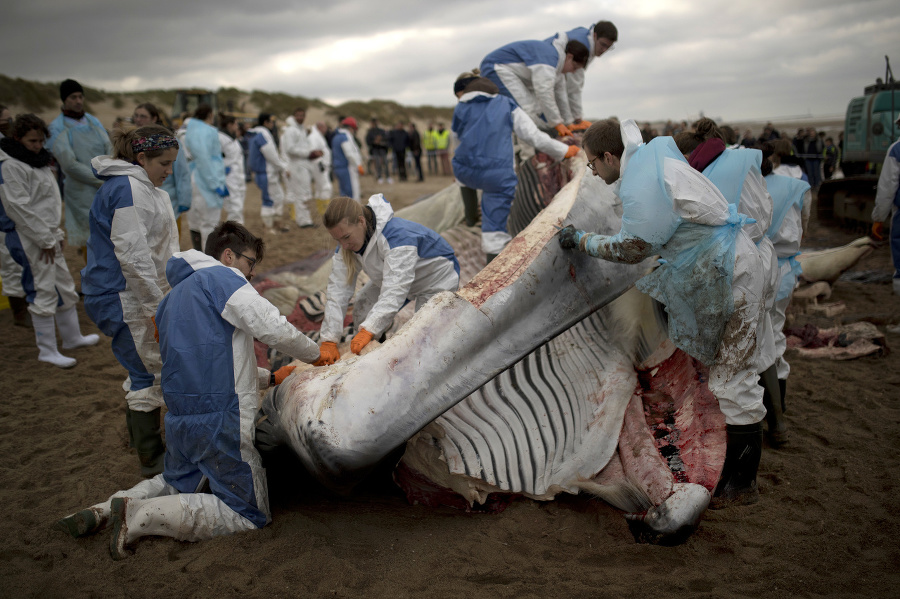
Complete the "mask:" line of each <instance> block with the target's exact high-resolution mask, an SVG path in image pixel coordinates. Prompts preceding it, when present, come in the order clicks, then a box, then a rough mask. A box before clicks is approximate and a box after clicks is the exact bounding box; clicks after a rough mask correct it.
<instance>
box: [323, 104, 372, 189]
mask: <svg viewBox="0 0 900 599" xmlns="http://www.w3.org/2000/svg"><path fill="white" fill-rule="evenodd" d="M358 128H359V126H358V125H357V124H356V119H355V118H353V117H352V116H348V117H345V118H343V119H341V125H340V127H338V129H337V131H335V133H334V137H332V138H331V160H332V164H333V165H334V176H335V177H337V180H338V184H339V188H340V194H341V195H342V196H346V197H348V198H353V199H354V200H356V201H357V202H358V201H359V177H360V175H362V174H363V173H364V172H365V169H364V168H363V165H362V156H361V155H360V153H359V147H358V146H357V144H356V131H357V129H358Z"/></svg>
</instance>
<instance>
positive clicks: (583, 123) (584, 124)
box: [569, 121, 591, 131]
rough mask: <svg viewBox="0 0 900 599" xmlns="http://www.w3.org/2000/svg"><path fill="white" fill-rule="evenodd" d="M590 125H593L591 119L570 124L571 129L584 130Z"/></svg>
mask: <svg viewBox="0 0 900 599" xmlns="http://www.w3.org/2000/svg"><path fill="white" fill-rule="evenodd" d="M590 126H591V122H590V121H581V122H578V123H574V124H572V125H569V131H584V130H585V129H587V128H589V127H590Z"/></svg>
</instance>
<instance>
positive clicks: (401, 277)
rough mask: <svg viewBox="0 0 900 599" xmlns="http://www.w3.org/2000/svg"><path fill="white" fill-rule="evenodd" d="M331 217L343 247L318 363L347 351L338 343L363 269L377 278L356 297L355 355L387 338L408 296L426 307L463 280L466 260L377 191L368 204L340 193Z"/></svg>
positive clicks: (334, 265) (331, 282)
mask: <svg viewBox="0 0 900 599" xmlns="http://www.w3.org/2000/svg"><path fill="white" fill-rule="evenodd" d="M324 220H325V227H326V228H327V229H328V233H329V234H330V235H331V237H332V238H333V239H334V240H335V241H337V242H338V247H337V249H336V250H335V253H334V257H333V258H332V259H331V276H330V277H329V279H328V288H327V291H326V295H327V300H326V303H325V316H324V318H323V320H322V328H321V330H320V339H321V346H320V351H321V352H322V357H321V358H320V359H319V361H318V362H316V366H323V365H326V364H333V363H335V362H336V361H337V360H338V359H339V358H340V353H339V351H338V348H337V344H338V342H340V340H341V337H342V335H343V326H344V315H345V314H346V313H347V307H348V306H349V305H350V299H351V298H353V294H354V291H355V290H356V279H357V277H358V276H359V271H360V270H362V271H363V272H365V273H366V275H368V277H369V282H368V283H366V284H365V285H364V286H363V288H362V289H361V290H360V291H359V293H357V294H356V299H355V301H354V302H353V322H354V324H355V327H356V330H357V332H356V335H354V337H353V340H352V341H351V342H350V351H352V352H353V353H355V354H358V353H360V352H361V351H362V349H363V348H364V347H365V346H366V345H368V344H369V342H370V341H372V339H378V338H379V337H381V336H382V335H383V334H384V333H385V332H386V331H387V330H388V329H389V328H390V327H391V324H393V322H394V316H395V315H396V314H397V312H398V311H399V310H400V309H401V308H402V307H403V306H405V305H406V303H407V302H415V307H416V310H417V311H418V310H419V309H420V308H421V307H422V306H424V305H425V303H426V302H427V301H428V300H429V299H431V297H432V296H433V295H435V294H436V293H439V292H441V291H456V290H457V288H458V287H459V262H458V261H457V259H456V255H455V254H454V253H453V248H452V247H451V246H450V244H449V243H447V242H446V241H445V240H444V238H443V237H441V236H440V235H438V234H437V233H435V232H434V231H432V230H431V229H429V228H428V227H425V226H424V225H420V224H418V223H414V222H412V221H408V220H406V219H403V218H399V217H395V216H394V209H393V208H391V205H390V203H388V201H387V200H385V199H384V196H383V195H381V194H380V193H379V194H376V195H373V196H372V197H370V198H369V203H368V205H367V206H363V205H361V204H360V203H359V202H357V201H355V200H353V199H352V198H347V197H339V198H335V199H333V200H332V201H331V204H330V205H329V206H328V210H327V211H326V212H325V219H324Z"/></svg>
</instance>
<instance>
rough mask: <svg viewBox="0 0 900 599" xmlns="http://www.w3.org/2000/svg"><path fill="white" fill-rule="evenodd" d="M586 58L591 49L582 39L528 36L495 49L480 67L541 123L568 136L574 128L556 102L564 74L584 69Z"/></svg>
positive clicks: (542, 125)
mask: <svg viewBox="0 0 900 599" xmlns="http://www.w3.org/2000/svg"><path fill="white" fill-rule="evenodd" d="M587 60H588V49H587V46H585V45H584V44H582V43H581V42H578V41H574V40H558V39H554V40H552V41H539V40H527V41H521V42H513V43H511V44H507V45H505V46H503V47H502V48H498V49H496V50H494V51H493V52H491V53H490V54H488V55H487V56H485V57H484V60H482V61H481V67H480V69H481V76H482V77H487V78H488V79H490V80H491V81H493V82H494V84H495V85H496V86H497V87H498V88H499V89H500V93H501V94H503V95H504V96H509V97H510V98H512V99H513V100H515V101H516V104H518V105H519V108H521V109H522V110H524V111H525V113H526V114H527V115H528V116H530V117H531V118H532V120H534V122H535V124H536V125H537V126H538V127H540V128H542V129H545V130H550V129H556V132H557V133H558V134H559V136H560V137H566V136H568V135H572V131H571V130H570V129H569V128H568V127H567V126H566V125H565V123H564V122H563V117H562V113H560V110H559V106H558V104H557V100H558V99H560V98H563V97H564V94H565V79H564V78H563V76H564V75H565V74H567V73H573V72H575V71H576V70H578V69H583V68H584V65H585V64H586V63H587Z"/></svg>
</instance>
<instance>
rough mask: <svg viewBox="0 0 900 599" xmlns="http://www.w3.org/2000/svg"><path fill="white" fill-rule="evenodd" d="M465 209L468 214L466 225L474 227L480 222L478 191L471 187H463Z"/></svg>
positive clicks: (461, 189) (461, 190) (461, 191)
mask: <svg viewBox="0 0 900 599" xmlns="http://www.w3.org/2000/svg"><path fill="white" fill-rule="evenodd" d="M459 192H460V193H461V194H462V202H463V209H464V210H465V214H466V226H467V227H474V226H475V224H476V223H477V222H478V191H476V190H474V189H472V188H471V187H461V188H460V190H459Z"/></svg>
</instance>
